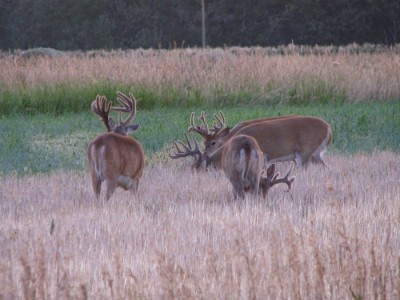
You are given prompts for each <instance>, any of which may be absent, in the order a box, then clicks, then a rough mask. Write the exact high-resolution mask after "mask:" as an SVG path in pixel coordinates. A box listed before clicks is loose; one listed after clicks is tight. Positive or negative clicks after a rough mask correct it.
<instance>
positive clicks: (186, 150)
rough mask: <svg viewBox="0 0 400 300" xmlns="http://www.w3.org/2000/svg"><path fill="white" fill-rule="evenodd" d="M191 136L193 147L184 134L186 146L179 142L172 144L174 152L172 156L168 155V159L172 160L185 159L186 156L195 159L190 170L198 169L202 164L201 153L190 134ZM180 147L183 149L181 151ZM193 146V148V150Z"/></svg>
mask: <svg viewBox="0 0 400 300" xmlns="http://www.w3.org/2000/svg"><path fill="white" fill-rule="evenodd" d="M191 136H192V140H193V145H192V144H191V143H190V140H189V137H188V135H187V133H186V132H185V138H186V142H187V145H186V144H184V143H183V142H182V141H179V140H178V141H177V142H174V145H175V148H176V152H175V153H174V154H169V157H171V158H172V159H177V158H181V157H186V156H194V157H197V158H196V159H195V161H194V163H193V165H192V168H196V169H197V168H198V167H200V165H201V163H202V157H203V154H202V153H201V151H200V149H199V144H198V143H197V141H196V139H195V138H194V136H193V134H191ZM180 146H181V147H183V149H181V148H180ZM193 146H194V148H193Z"/></svg>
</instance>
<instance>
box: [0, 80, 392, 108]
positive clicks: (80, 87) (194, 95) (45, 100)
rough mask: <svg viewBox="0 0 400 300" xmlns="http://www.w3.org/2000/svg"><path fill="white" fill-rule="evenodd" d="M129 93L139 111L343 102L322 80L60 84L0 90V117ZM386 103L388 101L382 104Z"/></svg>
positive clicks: (82, 105) (84, 105)
mask: <svg viewBox="0 0 400 300" xmlns="http://www.w3.org/2000/svg"><path fill="white" fill-rule="evenodd" d="M117 90H120V91H130V92H132V93H133V94H134V95H135V97H136V98H137V99H141V102H140V107H141V109H147V110H152V109H157V108H160V107H165V108H171V109H176V108H179V109H181V108H190V107H193V106H207V107H209V106H218V105H220V106H224V107H225V106H233V105H243V102H244V101H245V102H246V103H251V104H255V105H259V106H262V105H276V104H286V105H308V104H312V103H337V104H342V103H344V102H345V101H346V98H345V96H344V94H343V91H340V90H335V89H333V88H332V87H330V86H328V85H327V84H326V83H324V82H323V81H322V80H318V79H315V80H310V79H305V80H304V81H300V82H298V83H296V84H294V85H293V86H292V87H291V88H290V89H288V90H282V89H280V88H278V86H276V85H274V84H272V85H271V86H269V87H266V88H260V87H257V86H253V87H251V88H243V89H241V90H239V91H230V92H227V91H226V89H224V88H218V87H216V88H215V89H214V90H213V91H210V92H209V93H208V94H207V95H205V94H204V92H202V91H201V90H199V89H197V88H183V89H177V88H175V87H173V86H169V85H168V84H165V85H162V86H158V87H157V88H149V87H146V86H143V85H136V84H131V85H129V86H127V85H120V84H118V83H115V82H107V81H104V82H100V83H96V84H89V85H88V84H74V83H63V84H58V85H54V84H53V85H48V86H46V85H42V86H37V87H34V88H33V87H18V88H15V89H11V88H6V87H4V88H2V89H0V114H2V115H9V114H15V113H22V114H28V115H34V114H48V113H51V114H63V113H79V112H84V111H87V108H88V107H90V103H91V101H93V99H95V97H96V95H99V94H100V95H105V96H106V97H107V99H109V100H112V99H115V91H117ZM385 102H390V101H385Z"/></svg>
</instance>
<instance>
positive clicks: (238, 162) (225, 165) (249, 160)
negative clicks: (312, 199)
mask: <svg viewBox="0 0 400 300" xmlns="http://www.w3.org/2000/svg"><path fill="white" fill-rule="evenodd" d="M185 137H186V141H187V145H186V144H184V143H183V142H181V141H178V142H175V148H176V152H175V153H174V154H170V157H171V158H173V159H177V158H181V157H186V156H195V157H196V161H195V163H194V167H196V166H197V164H198V163H200V162H201V160H202V159H204V158H205V157H206V159H207V161H209V162H211V163H212V164H213V165H214V166H216V167H217V168H221V169H223V171H224V173H225V175H226V177H227V178H228V179H229V181H230V182H231V184H232V187H233V191H234V197H235V199H236V198H244V195H245V192H250V193H251V194H253V195H258V194H262V195H263V197H265V196H266V194H267V193H268V190H269V189H270V188H271V187H272V186H273V185H275V184H278V183H286V184H287V185H288V187H289V189H290V188H291V184H292V182H293V180H294V178H291V179H289V174H290V172H291V169H290V170H289V172H288V173H287V174H286V176H285V177H283V178H279V179H278V176H279V175H278V174H275V165H272V166H270V167H269V168H268V170H267V176H266V177H264V176H262V173H263V170H264V156H263V153H262V151H261V150H260V148H259V146H258V144H257V141H256V140H255V139H254V138H253V137H251V136H246V135H236V136H234V137H233V138H232V139H230V140H229V141H228V142H227V143H225V144H224V145H223V146H222V147H220V148H219V149H218V150H217V151H215V152H214V153H212V154H211V155H210V156H209V155H208V154H207V153H204V154H202V153H201V151H200V149H199V146H198V143H197V141H196V139H195V138H194V137H193V135H192V140H193V144H192V143H191V142H190V140H189V138H188V136H187V134H186V133H185Z"/></svg>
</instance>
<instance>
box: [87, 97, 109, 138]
mask: <svg viewBox="0 0 400 300" xmlns="http://www.w3.org/2000/svg"><path fill="white" fill-rule="evenodd" d="M111 106H112V102H111V101H109V102H107V98H106V96H100V95H97V96H96V100H94V101H93V102H92V105H91V108H92V111H93V112H94V113H95V114H96V115H98V116H100V119H101V120H102V121H103V123H104V125H105V126H106V128H107V131H111V127H110V124H109V118H108V115H109V113H110V110H111Z"/></svg>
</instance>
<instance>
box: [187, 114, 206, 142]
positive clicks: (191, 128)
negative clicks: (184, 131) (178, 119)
mask: <svg viewBox="0 0 400 300" xmlns="http://www.w3.org/2000/svg"><path fill="white" fill-rule="evenodd" d="M199 120H201V121H202V122H203V124H202V125H200V126H196V125H195V124H194V112H192V114H191V115H190V126H189V128H188V130H189V132H192V131H194V132H197V133H198V134H200V135H201V136H202V137H204V138H207V137H208V136H209V135H210V134H209V133H208V125H207V122H206V117H205V113H204V111H202V112H201V114H200V117H199Z"/></svg>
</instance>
